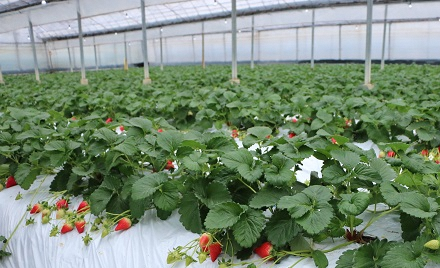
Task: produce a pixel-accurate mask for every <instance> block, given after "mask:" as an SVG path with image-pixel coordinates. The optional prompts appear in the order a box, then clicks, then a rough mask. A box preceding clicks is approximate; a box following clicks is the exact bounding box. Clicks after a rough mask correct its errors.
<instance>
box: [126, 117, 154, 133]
mask: <svg viewBox="0 0 440 268" xmlns="http://www.w3.org/2000/svg"><path fill="white" fill-rule="evenodd" d="M128 123H129V124H130V125H131V126H134V127H137V128H140V129H142V130H143V132H144V134H145V133H148V132H150V131H151V129H152V128H153V123H151V121H150V120H148V119H147V118H143V117H134V118H131V119H130V120H129V121H128Z"/></svg>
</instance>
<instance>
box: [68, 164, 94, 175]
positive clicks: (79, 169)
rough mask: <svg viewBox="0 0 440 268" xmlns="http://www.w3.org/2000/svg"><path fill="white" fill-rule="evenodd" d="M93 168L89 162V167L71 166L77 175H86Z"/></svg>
mask: <svg viewBox="0 0 440 268" xmlns="http://www.w3.org/2000/svg"><path fill="white" fill-rule="evenodd" d="M95 168H96V167H95V165H94V164H90V166H89V167H82V166H77V167H73V168H72V172H73V173H75V174H77V175H79V176H88V175H90V174H92V173H93V172H94V171H95Z"/></svg>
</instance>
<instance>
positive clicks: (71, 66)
mask: <svg viewBox="0 0 440 268" xmlns="http://www.w3.org/2000/svg"><path fill="white" fill-rule="evenodd" d="M67 54H69V67H70V72H71V73H72V72H73V65H72V56H70V47H67Z"/></svg>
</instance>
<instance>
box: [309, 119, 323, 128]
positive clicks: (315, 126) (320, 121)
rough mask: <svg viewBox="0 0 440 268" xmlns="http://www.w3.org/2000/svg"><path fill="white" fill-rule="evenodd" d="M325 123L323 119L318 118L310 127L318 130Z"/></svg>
mask: <svg viewBox="0 0 440 268" xmlns="http://www.w3.org/2000/svg"><path fill="white" fill-rule="evenodd" d="M324 125H325V123H324V122H323V121H322V120H321V119H319V118H316V119H315V120H313V121H312V124H311V125H310V129H311V130H318V129H321V128H322V127H323V126H324Z"/></svg>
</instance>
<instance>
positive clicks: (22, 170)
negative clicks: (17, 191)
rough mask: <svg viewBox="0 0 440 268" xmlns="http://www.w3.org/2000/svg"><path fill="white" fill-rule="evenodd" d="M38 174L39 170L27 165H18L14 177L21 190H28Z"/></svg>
mask: <svg viewBox="0 0 440 268" xmlns="http://www.w3.org/2000/svg"><path fill="white" fill-rule="evenodd" d="M40 174H41V168H35V167H31V165H29V164H19V165H18V168H17V171H16V172H15V175H14V176H15V180H16V181H17V183H18V184H19V185H20V186H21V188H23V189H25V190H28V189H29V187H31V185H32V183H33V182H34V181H35V179H36V178H37V176H38V175H40Z"/></svg>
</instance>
